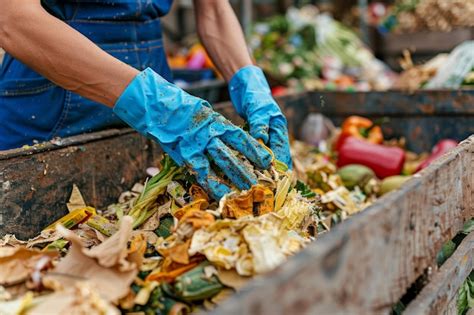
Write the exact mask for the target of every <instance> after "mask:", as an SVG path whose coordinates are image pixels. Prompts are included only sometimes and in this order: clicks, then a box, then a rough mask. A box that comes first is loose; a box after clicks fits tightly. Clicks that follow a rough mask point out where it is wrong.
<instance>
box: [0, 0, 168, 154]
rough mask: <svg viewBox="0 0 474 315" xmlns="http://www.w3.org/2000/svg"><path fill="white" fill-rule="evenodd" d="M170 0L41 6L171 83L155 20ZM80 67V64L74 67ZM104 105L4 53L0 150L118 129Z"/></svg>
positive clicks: (76, 0) (57, 0)
mask: <svg viewBox="0 0 474 315" xmlns="http://www.w3.org/2000/svg"><path fill="white" fill-rule="evenodd" d="M171 3H172V0H113V1H112V0H109V1H107V0H95V1H92V0H43V1H42V4H43V7H44V8H45V9H46V10H48V12H50V13H51V14H53V15H54V16H56V17H57V18H59V19H61V20H63V21H65V22H66V23H67V24H69V25H70V26H71V27H73V28H75V29H76V30H78V31H79V32H81V33H82V34H83V35H85V36H86V37H88V38H89V39H90V40H92V41H93V42H94V43H96V44H97V45H98V46H99V47H101V48H102V49H103V50H105V51H106V52H108V53H109V54H111V55H112V56H114V57H116V58H118V59H120V60H122V61H123V62H125V63H127V64H129V65H131V66H133V67H135V68H137V69H138V70H144V69H145V68H147V67H150V68H152V69H153V70H155V71H156V72H158V73H160V74H161V75H162V76H163V77H165V78H166V79H168V80H170V79H171V74H170V69H169V67H168V64H167V62H166V57H165V53H164V49H163V42H162V36H161V27H160V19H159V18H160V17H162V16H163V15H165V14H166V13H167V12H168V11H169V9H170V6H171ZM77 66H78V67H80V66H81V65H77ZM123 125H124V124H123V122H122V121H121V120H120V119H119V118H118V117H116V116H115V115H114V114H113V112H112V110H111V109H110V108H109V107H106V106H104V105H101V104H98V103H95V102H92V101H90V100H88V99H85V98H83V97H81V96H79V95H77V94H74V93H72V92H69V91H66V90H64V89H62V88H60V87H58V86H56V85H55V84H54V83H52V82H50V81H48V80H47V79H45V78H44V77H42V76H41V75H39V74H38V73H36V72H34V71H33V70H31V69H30V68H28V67H27V66H25V65H24V64H22V63H21V62H20V61H18V60H16V59H14V58H13V57H12V56H10V55H9V54H6V55H5V58H4V61H3V64H2V67H1V69H0V150H6V149H11V148H16V147H20V146H22V145H25V144H32V143H33V140H37V141H40V142H41V141H46V140H50V139H52V138H54V137H58V136H59V137H67V136H71V135H76V134H80V133H84V132H91V131H95V130H100V129H104V128H107V127H114V126H123Z"/></svg>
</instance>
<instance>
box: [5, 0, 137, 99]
mask: <svg viewBox="0 0 474 315" xmlns="http://www.w3.org/2000/svg"><path fill="white" fill-rule="evenodd" d="M0 7H2V11H3V13H0V46H2V47H3V49H5V50H6V51H7V52H9V53H10V54H11V55H13V56H14V57H15V58H17V59H18V60H20V61H22V62H23V63H24V64H26V65H28V66H29V67H31V68H32V69H34V70H35V71H37V72H38V73H40V74H41V75H43V76H45V77H46V78H48V79H49V80H51V81H53V82H54V83H56V84H58V85H59V86H61V87H63V88H65V89H67V90H71V91H74V92H76V93H78V94H80V95H82V96H84V97H86V98H89V99H91V100H94V101H96V102H99V103H102V104H104V105H107V106H113V105H114V104H115V101H116V100H117V98H118V97H119V96H120V94H121V93H122V91H123V90H124V89H125V87H126V86H127V85H128V83H129V82H130V81H131V80H132V79H133V78H134V77H135V76H136V75H137V73H138V70H136V69H134V68H132V67H130V66H128V65H127V64H125V63H123V62H121V61H120V60H118V59H116V58H114V57H112V56H110V55H109V54H107V53H106V52H104V51H103V50H101V49H100V48H99V47H97V46H96V45H95V44H94V43H93V42H91V41H90V40H89V39H87V38H86V37H85V36H83V35H82V34H80V33H79V32H77V31H76V30H74V29H73V28H71V27H69V26H68V25H67V24H65V23H64V22H62V21H60V20H58V19H56V18H55V17H53V16H51V15H50V14H49V13H47V12H46V11H45V10H44V9H43V8H42V7H41V5H40V2H39V1H38V0H22V1H10V0H0Z"/></svg>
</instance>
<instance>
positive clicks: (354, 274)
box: [0, 91, 474, 314]
mask: <svg viewBox="0 0 474 315" xmlns="http://www.w3.org/2000/svg"><path fill="white" fill-rule="evenodd" d="M394 93H395V92H394ZM436 93H439V94H437V96H436ZM387 95H389V96H387ZM321 99H323V100H324V104H323V103H321ZM390 100H391V102H392V103H390V102H389V101H390ZM397 100H398V101H397ZM278 101H279V103H280V105H281V106H282V108H283V109H284V110H285V112H286V114H287V116H288V120H289V125H290V129H291V130H293V131H294V132H297V131H298V129H299V128H298V127H299V126H301V123H302V122H303V120H304V118H305V117H306V116H307V114H308V113H309V112H316V111H322V112H323V113H325V114H326V115H328V116H329V117H332V118H334V119H336V120H340V119H342V118H343V117H345V116H347V115H350V114H361V115H365V116H368V117H378V116H381V115H384V116H390V117H391V118H392V120H391V123H390V124H389V125H388V126H387V127H386V130H385V132H386V133H387V134H389V135H393V136H405V137H407V138H408V142H409V143H412V145H413V149H415V150H417V151H420V150H426V149H429V148H430V147H431V146H432V145H433V144H434V143H435V142H436V140H437V139H439V138H443V137H452V138H455V139H462V138H467V136H468V135H469V134H472V133H474V131H473V128H474V102H473V93H472V92H467V93H466V92H449V91H439V92H435V95H426V94H423V93H421V94H420V93H419V94H416V93H415V95H403V97H400V94H399V95H396V94H385V95H377V94H376V93H375V94H370V93H366V94H364V93H352V94H350V95H344V94H342V95H341V94H338V92H333V93H328V92H325V93H318V92H311V93H303V94H298V95H291V96H285V97H282V98H279V100H278ZM397 104H398V105H397ZM323 105H324V106H323ZM397 106H398V107H397ZM215 108H216V109H218V110H219V111H221V112H223V113H224V114H225V115H228V116H229V117H232V118H234V119H236V120H238V119H237V116H236V114H235V112H234V111H233V110H232V108H231V106H230V104H229V103H222V104H217V105H215ZM443 117H444V118H443ZM159 155H160V153H159V149H158V148H157V147H156V146H155V145H154V144H153V143H151V142H150V141H149V140H146V139H144V138H142V137H141V136H139V135H138V134H136V133H135V132H133V131H131V130H129V129H123V130H107V131H102V132H97V133H93V134H88V135H81V136H75V137H71V138H67V139H62V140H61V141H59V142H58V141H56V142H55V143H54V144H53V143H47V144H41V145H37V146H35V147H31V148H26V149H16V150H9V151H3V152H0V235H3V234H5V233H15V234H17V235H18V236H19V237H21V238H25V237H30V236H33V235H36V233H37V232H38V231H40V229H41V228H43V227H44V226H46V225H48V224H49V223H51V222H52V221H54V220H56V219H58V218H59V217H61V216H62V215H64V214H65V213H66V211H67V210H66V209H65V203H66V201H67V198H68V197H69V194H70V191H71V188H72V185H73V184H76V185H78V186H79V188H80V189H81V192H82V193H83V195H84V197H85V199H86V200H87V201H88V203H89V204H91V205H92V206H95V207H98V208H100V207H103V206H105V205H107V204H109V203H111V202H113V201H115V199H116V198H117V197H118V195H119V194H120V192H121V191H123V190H125V189H129V188H130V187H131V186H132V185H133V183H134V182H136V181H138V180H140V179H143V177H144V176H145V169H146V167H148V166H151V165H154V164H156V163H157V160H158V159H159ZM473 166H474V137H471V138H469V139H468V140H466V141H464V142H463V143H462V144H461V145H460V146H458V147H457V148H456V149H455V150H453V151H452V152H451V153H450V154H448V155H446V156H444V157H443V158H441V159H440V160H438V161H437V162H436V163H434V164H432V165H431V166H430V167H428V168H427V169H425V170H424V171H423V172H422V173H421V174H420V175H421V176H417V177H415V178H414V179H412V180H410V181H409V182H408V183H407V185H406V186H405V187H403V189H400V190H398V191H396V192H393V193H390V194H388V195H387V196H384V197H383V198H381V199H380V200H378V201H377V202H376V203H375V204H374V205H372V206H371V207H369V208H368V209H366V210H365V211H363V212H361V213H358V214H356V215H354V216H353V217H351V218H350V219H349V220H346V221H344V222H343V223H341V224H340V225H338V226H336V227H335V228H334V229H333V230H331V231H330V232H329V233H327V234H324V235H322V236H321V237H320V238H319V239H318V240H316V241H315V242H314V243H312V244H310V245H309V246H308V247H307V248H306V249H305V250H303V251H302V252H301V253H299V254H297V255H296V256H295V257H292V258H291V259H289V261H288V262H287V263H285V264H284V265H282V266H280V267H279V268H277V269H276V270H274V271H272V272H271V273H270V274H268V275H264V276H261V277H258V278H257V279H256V280H255V281H252V282H251V283H250V284H249V285H248V286H247V287H246V288H245V289H244V290H243V291H241V292H240V293H238V294H236V295H235V296H233V297H232V298H231V299H229V300H228V301H226V302H225V303H223V304H222V305H221V306H220V307H219V308H218V309H217V310H216V311H215V312H216V313H219V314H221V313H222V314H315V313H318V314H347V313H351V314H387V313H388V312H389V311H390V309H391V306H392V305H393V304H394V303H395V302H397V301H398V299H399V298H400V297H401V296H402V295H403V294H404V293H405V292H406V290H407V288H409V287H410V285H411V284H412V283H414V282H415V280H416V279H417V278H418V277H420V276H421V275H422V274H424V273H426V270H428V269H429V268H434V267H433V266H434V262H435V256H436V253H437V252H438V251H439V249H440V248H441V246H442V244H443V243H445V242H446V241H447V240H449V239H451V238H452V237H453V236H454V235H455V234H456V233H457V232H458V231H459V230H460V229H461V228H462V225H463V223H464V222H465V221H466V220H468V219H469V218H472V217H474V208H473V207H474V192H473V187H474V182H473V181H474V172H473V170H474V167H473ZM471 234H472V233H471ZM472 241H473V235H469V236H468V237H466V239H465V241H463V243H462V244H461V246H460V247H459V249H458V251H457V252H456V253H457V254H455V255H454V256H453V257H452V258H451V259H450V260H449V261H448V262H447V263H446V264H445V265H446V266H448V267H449V266H451V269H449V270H448V271H445V272H444V273H441V271H442V270H441V271H439V272H438V271H437V270H432V273H431V274H432V275H433V277H438V280H439V279H441V280H442V281H441V283H440V286H442V288H440V287H439V286H435V288H434V289H433V288H432V289H431V291H428V293H425V294H424V295H420V298H424V300H423V301H422V302H423V303H421V304H420V305H422V306H421V309H420V307H419V308H416V309H415V310H416V311H413V308H414V306H412V308H411V309H412V311H411V312H412V313H411V314H415V313H416V314H420V313H423V314H430V312H431V310H432V308H431V307H434V310H435V312H434V313H436V314H437V313H440V312H441V311H443V310H447V309H449V307H452V305H453V299H454V296H455V293H456V292H457V288H459V286H460V284H461V282H462V280H463V279H465V278H466V277H467V275H468V274H469V272H470V270H472V266H473V257H474V255H473V248H474V247H473V246H472ZM453 259H454V260H453ZM445 265H443V266H445ZM453 266H454V267H453ZM448 267H446V268H448ZM455 267H456V268H457V269H456V270H454V269H453V268H455ZM442 268H443V267H442ZM452 269H453V270H452ZM454 274H455V276H450V275H454ZM433 292H434V293H433ZM439 292H440V293H442V294H444V296H445V298H444V300H443V301H444V302H443V303H440V302H439V299H437V298H436V296H437V295H436V294H438V293H439ZM413 303H414V302H413ZM436 303H437V304H436ZM454 303H455V300H454ZM410 306H411V305H410ZM410 306H409V307H410ZM438 311H439V312H438ZM431 313H433V312H431Z"/></svg>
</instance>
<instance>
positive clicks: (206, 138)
mask: <svg viewBox="0 0 474 315" xmlns="http://www.w3.org/2000/svg"><path fill="white" fill-rule="evenodd" d="M114 112H115V113H116V114H117V115H118V116H119V117H120V118H122V119H123V120H124V121H125V122H126V123H128V124H129V125H130V126H131V127H132V128H134V129H135V130H137V131H138V132H140V133H141V134H143V135H144V136H146V137H148V138H151V139H153V140H155V141H156V142H158V143H159V144H160V145H161V147H162V148H163V150H164V151H165V152H166V153H168V154H169V155H170V156H171V158H172V159H173V160H174V161H175V162H176V163H178V165H181V166H182V165H186V166H188V167H189V168H191V169H192V170H193V171H194V173H195V175H196V177H197V180H198V182H199V183H200V184H201V185H202V186H203V187H205V188H206V189H208V191H209V192H210V193H211V194H212V195H213V196H214V197H216V198H217V199H219V198H221V197H222V196H223V195H224V194H225V193H227V192H229V191H230V189H229V187H228V186H226V185H225V184H224V181H223V180H221V179H219V178H218V177H217V175H216V173H215V172H213V171H212V169H211V164H210V163H209V160H208V158H207V156H209V158H211V159H212V160H213V162H214V164H216V165H217V166H218V167H219V168H220V169H221V171H222V172H223V173H224V174H225V175H227V176H228V177H229V179H230V181H231V182H232V183H233V184H234V185H235V186H237V187H238V188H240V189H249V188H250V186H251V185H252V184H255V183H256V178H255V175H254V174H253V173H252V172H251V170H249V169H247V168H246V167H245V166H243V163H242V161H241V160H240V159H239V158H238V157H237V153H235V152H234V151H233V150H231V149H235V150H237V151H238V152H240V153H241V154H242V155H243V156H244V157H246V158H247V159H248V160H250V161H251V162H253V163H254V164H255V165H256V166H257V167H259V168H262V169H266V168H268V167H269V166H270V163H271V160H272V157H271V155H270V154H269V153H268V152H267V151H266V150H265V148H264V147H263V146H261V145H260V144H259V143H258V142H257V141H256V140H255V139H253V138H252V137H251V136H250V135H249V134H247V133H246V132H244V131H243V130H241V129H240V128H238V127H237V126H235V125H233V124H232V123H231V122H230V121H228V120H227V119H225V118H224V117H223V116H222V115H220V114H218V113H216V112H215V111H214V110H213V109H212V108H211V106H210V105H209V103H208V102H206V101H204V100H202V99H200V98H198V97H195V96H192V95H190V94H188V93H186V92H185V91H183V90H182V89H180V88H179V87H177V86H176V85H174V84H171V83H170V82H168V81H166V80H165V79H163V78H162V77H161V76H160V75H158V74H157V73H155V72H154V71H153V70H151V69H146V70H144V71H142V72H141V73H140V74H139V75H138V76H137V77H136V78H135V79H134V80H132V82H131V83H130V84H129V86H128V87H127V88H126V89H125V91H124V92H123V93H122V95H121V96H120V97H119V99H118V100H117V102H116V104H115V107H114Z"/></svg>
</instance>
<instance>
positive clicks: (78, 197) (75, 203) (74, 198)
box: [67, 184, 87, 212]
mask: <svg viewBox="0 0 474 315" xmlns="http://www.w3.org/2000/svg"><path fill="white" fill-rule="evenodd" d="M85 207H87V205H86V202H85V201H84V198H83V197H82V194H81V192H80V190H79V188H78V187H77V186H76V184H73V185H72V191H71V197H69V202H68V203H67V209H68V210H69V212H72V211H74V210H76V209H80V208H85Z"/></svg>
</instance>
